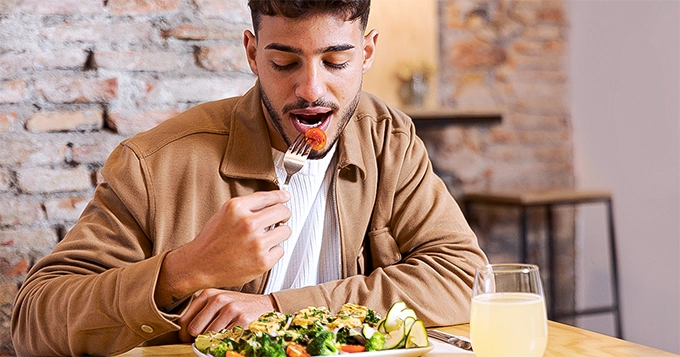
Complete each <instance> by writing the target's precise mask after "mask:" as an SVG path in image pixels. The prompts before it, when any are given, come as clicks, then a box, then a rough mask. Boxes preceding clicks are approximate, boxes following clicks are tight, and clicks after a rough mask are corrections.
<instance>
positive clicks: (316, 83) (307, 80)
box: [295, 64, 327, 102]
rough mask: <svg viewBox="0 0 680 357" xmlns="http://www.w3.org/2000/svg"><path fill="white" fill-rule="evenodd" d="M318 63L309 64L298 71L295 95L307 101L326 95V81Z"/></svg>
mask: <svg viewBox="0 0 680 357" xmlns="http://www.w3.org/2000/svg"><path fill="white" fill-rule="evenodd" d="M320 67H321V66H320V65H318V64H309V65H307V66H304V67H303V69H302V70H301V71H300V74H299V77H298V81H297V85H296V88H295V95H296V96H297V97H298V98H302V99H304V100H306V101H308V102H314V101H316V100H317V99H319V98H322V97H323V96H324V95H326V90H327V88H326V82H325V78H324V74H323V69H322V68H320Z"/></svg>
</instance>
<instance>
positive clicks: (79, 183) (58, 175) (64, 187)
mask: <svg viewBox="0 0 680 357" xmlns="http://www.w3.org/2000/svg"><path fill="white" fill-rule="evenodd" d="M17 185H18V186H19V189H20V190H21V192H24V193H31V194H34V193H53V192H71V191H84V190H88V189H91V188H92V187H93V184H92V174H91V172H90V170H88V169H87V168H86V167H84V166H78V167H75V168H68V169H50V168H43V167H39V168H27V169H20V170H17Z"/></svg>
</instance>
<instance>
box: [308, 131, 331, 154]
mask: <svg viewBox="0 0 680 357" xmlns="http://www.w3.org/2000/svg"><path fill="white" fill-rule="evenodd" d="M305 139H307V142H308V143H309V145H311V146H312V149H314V150H321V149H323V147H324V146H326V133H324V131H323V130H321V129H319V128H311V129H309V130H307V131H305Z"/></svg>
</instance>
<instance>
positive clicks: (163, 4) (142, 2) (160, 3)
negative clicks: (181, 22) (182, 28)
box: [107, 0, 180, 15]
mask: <svg viewBox="0 0 680 357" xmlns="http://www.w3.org/2000/svg"><path fill="white" fill-rule="evenodd" d="M179 4H180V2H179V0H108V2H107V8H108V9H109V11H111V12H112V13H113V14H115V15H146V14H153V15H158V14H167V13H172V12H175V11H177V10H178V9H179Z"/></svg>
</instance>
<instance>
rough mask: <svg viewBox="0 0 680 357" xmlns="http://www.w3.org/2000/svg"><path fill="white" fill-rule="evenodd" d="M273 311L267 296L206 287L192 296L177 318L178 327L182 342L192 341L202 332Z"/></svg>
mask: <svg viewBox="0 0 680 357" xmlns="http://www.w3.org/2000/svg"><path fill="white" fill-rule="evenodd" d="M273 310H274V304H273V302H272V299H271V297H270V296H269V295H253V294H245V293H240V292H234V291H225V290H219V289H206V290H204V291H203V292H201V294H200V295H198V297H197V298H195V299H194V300H193V301H192V302H191V305H189V307H188V308H187V311H186V312H185V313H184V315H182V317H180V318H179V320H177V323H178V324H179V326H180V327H181V328H182V329H181V330H180V331H179V337H180V339H181V340H182V342H192V341H193V340H194V338H195V337H196V336H197V335H198V334H200V333H203V332H206V331H219V330H220V329H222V328H225V327H233V326H237V325H238V326H242V327H243V328H248V324H250V323H251V322H252V321H254V320H256V319H257V318H258V317H260V315H262V314H264V313H266V312H270V311H273Z"/></svg>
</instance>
